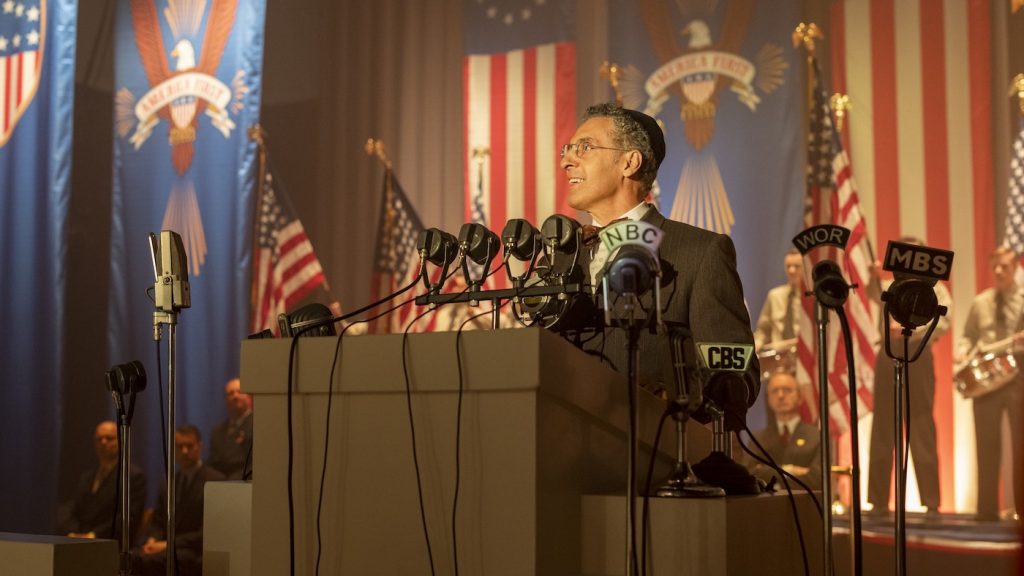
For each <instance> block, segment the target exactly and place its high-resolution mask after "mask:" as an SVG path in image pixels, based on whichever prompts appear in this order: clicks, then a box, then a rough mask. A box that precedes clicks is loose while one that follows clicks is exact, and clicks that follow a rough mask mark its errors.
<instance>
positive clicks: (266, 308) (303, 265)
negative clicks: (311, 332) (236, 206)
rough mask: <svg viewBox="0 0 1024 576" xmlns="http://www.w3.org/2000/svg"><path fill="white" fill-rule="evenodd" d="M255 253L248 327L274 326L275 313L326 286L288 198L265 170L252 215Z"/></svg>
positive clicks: (311, 248) (304, 232)
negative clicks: (254, 213) (276, 187)
mask: <svg viewBox="0 0 1024 576" xmlns="http://www.w3.org/2000/svg"><path fill="white" fill-rule="evenodd" d="M256 243H257V246H256V255H255V258H254V262H255V266H254V268H253V274H252V298H253V300H252V316H251V326H250V328H251V331H252V332H259V331H261V330H265V329H267V328H270V329H273V330H275V331H276V329H277V316H278V314H281V313H283V312H285V311H286V310H288V309H289V308H292V307H293V306H295V305H296V304H297V303H298V302H299V301H301V300H302V299H303V298H305V297H306V296H308V295H309V294H310V293H311V292H312V291H313V290H315V289H316V288H317V287H318V286H324V288H325V289H326V288H327V279H326V277H325V276H324V271H323V268H322V267H321V266H320V260H318V259H317V257H316V253H314V252H313V244H312V243H310V241H309V237H307V236H306V231H305V229H304V228H303V227H302V222H300V221H299V219H298V218H296V217H295V213H294V211H293V210H292V207H291V205H290V203H289V202H288V199H287V198H286V197H285V196H284V195H283V194H282V193H281V191H280V190H275V189H274V178H273V176H272V175H271V173H270V171H269V170H268V171H267V174H266V176H265V177H264V179H263V187H262V191H261V193H260V202H259V207H258V213H257V216H256Z"/></svg>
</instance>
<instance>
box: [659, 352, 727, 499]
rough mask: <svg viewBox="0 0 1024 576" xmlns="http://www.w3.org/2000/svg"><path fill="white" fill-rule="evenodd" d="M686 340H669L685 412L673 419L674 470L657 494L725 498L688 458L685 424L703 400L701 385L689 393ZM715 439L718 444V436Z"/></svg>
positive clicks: (672, 496)
mask: <svg viewBox="0 0 1024 576" xmlns="http://www.w3.org/2000/svg"><path fill="white" fill-rule="evenodd" d="M684 340H685V338H684V337H683V336H681V335H679V334H671V336H670V337H669V341H670V348H671V353H672V366H673V368H674V373H675V384H676V404H678V405H679V406H680V407H681V408H682V411H681V412H680V413H679V414H676V415H674V416H673V418H674V419H675V421H676V462H675V467H674V469H673V470H672V474H671V475H670V476H669V477H668V479H667V480H665V482H663V483H662V484H661V486H659V487H658V489H657V490H656V491H655V495H656V496H658V497H659V498H721V497H724V496H725V490H723V489H722V488H720V487H718V486H711V485H709V484H706V483H705V482H703V481H701V479H700V478H698V477H697V475H696V474H695V473H694V471H693V468H692V467H691V466H690V462H689V461H688V460H687V459H686V451H687V439H686V424H687V422H689V420H690V414H691V413H692V412H693V411H694V410H696V409H697V408H699V407H700V405H701V404H702V403H703V401H704V398H703V391H702V389H701V387H700V386H699V385H698V386H694V391H693V393H690V383H689V382H688V381H687V379H686V359H685V357H684V355H683V348H682V347H683V341H684ZM715 423H716V425H720V424H721V421H720V419H717V418H716V419H715ZM715 439H716V445H717V440H718V438H717V435H716V438H715Z"/></svg>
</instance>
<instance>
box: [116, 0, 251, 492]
mask: <svg viewBox="0 0 1024 576" xmlns="http://www.w3.org/2000/svg"><path fill="white" fill-rule="evenodd" d="M118 6H119V8H118V13H117V24H116V30H117V35H116V44H115V51H116V53H115V89H116V102H115V118H114V120H115V129H116V137H115V144H114V190H113V203H112V212H113V214H112V218H113V220H112V231H111V271H110V274H111V276H110V306H109V321H108V324H109V333H108V338H109V340H108V349H109V350H110V355H111V359H112V360H117V361H124V360H126V359H139V360H142V361H143V362H144V363H145V364H146V366H147V370H148V372H149V373H150V378H151V379H153V378H155V375H156V374H157V373H158V371H159V372H161V373H162V372H165V371H166V366H165V365H162V366H158V365H157V364H156V363H155V361H154V353H153V306H152V303H151V302H150V301H149V300H148V299H147V297H146V290H147V288H148V287H150V286H152V284H153V266H152V264H151V262H150V254H149V250H148V246H147V242H146V237H147V233H149V232H150V231H157V230H160V229H171V230H174V231H176V232H178V233H179V234H180V235H181V236H182V239H183V240H184V244H185V247H186V252H187V255H188V273H189V280H190V281H191V289H192V307H191V308H190V309H187V310H184V311H182V312H181V314H180V315H179V317H178V327H177V341H178V346H177V363H176V364H177V384H178V402H179V406H178V421H179V422H190V423H193V424H196V425H198V426H199V428H200V429H208V427H209V426H210V425H212V424H213V423H215V422H216V420H218V419H219V418H221V417H222V408H221V401H220V398H221V390H222V386H223V384H224V382H226V381H227V380H228V379H229V378H231V377H235V376H237V375H238V369H239V366H238V362H239V354H238V350H239V342H240V341H241V340H242V339H243V338H244V337H245V335H246V334H247V329H248V322H249V301H250V299H249V296H250V294H249V291H250V269H251V259H252V246H253V238H252V230H253V227H252V224H251V222H252V220H251V218H252V212H253V205H254V202H253V190H254V189H255V188H256V186H255V176H256V174H255V172H256V170H255V168H256V144H255V143H254V142H253V141H251V140H250V139H249V138H248V135H247V134H246V130H247V129H248V128H249V127H250V126H253V125H255V124H256V123H257V122H258V120H259V110H260V82H261V78H262V72H261V68H262V63H263V22H264V13H265V5H264V2H263V0H195V1H181V0H124V1H122V2H119V4H118ZM167 337H168V335H167V334H166V333H165V335H164V338H165V340H166V338H167ZM164 345H165V346H166V343H165V344H164ZM163 362H164V364H166V356H165V357H164V360H163ZM243 386H244V384H243ZM155 393H156V391H155V390H154V394H155ZM155 404H156V403H155V401H154V402H152V403H150V402H146V403H145V405H144V408H145V409H147V410H152V409H153V408H155ZM136 422H137V423H138V424H139V427H140V432H141V437H142V440H143V445H148V446H159V445H160V440H159V433H158V430H157V428H158V426H157V425H154V424H153V423H159V422H160V419H159V418H158V417H156V414H155V413H151V414H148V415H147V416H146V417H143V418H138V419H136ZM146 458H147V461H146V464H147V469H148V470H149V471H150V472H152V475H151V477H159V474H158V473H157V472H158V471H159V470H160V468H161V466H162V464H161V463H160V462H161V458H160V455H159V450H150V451H147V452H146Z"/></svg>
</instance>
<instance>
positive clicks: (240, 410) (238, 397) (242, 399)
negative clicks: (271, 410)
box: [224, 379, 252, 418]
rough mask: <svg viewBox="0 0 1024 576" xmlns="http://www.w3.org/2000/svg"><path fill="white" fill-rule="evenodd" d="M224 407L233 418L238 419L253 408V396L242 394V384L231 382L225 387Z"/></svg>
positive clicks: (235, 381) (237, 381) (236, 380)
mask: <svg viewBox="0 0 1024 576" xmlns="http://www.w3.org/2000/svg"><path fill="white" fill-rule="evenodd" d="M224 405H225V406H226V407H227V409H228V414H231V417H232V418H238V417H239V416H241V415H242V414H245V413H246V411H248V410H249V408H250V407H251V406H252V396H250V395H248V394H245V393H243V392H242V383H241V382H240V381H239V380H238V379H235V380H231V381H230V382H228V383H227V385H226V386H224Z"/></svg>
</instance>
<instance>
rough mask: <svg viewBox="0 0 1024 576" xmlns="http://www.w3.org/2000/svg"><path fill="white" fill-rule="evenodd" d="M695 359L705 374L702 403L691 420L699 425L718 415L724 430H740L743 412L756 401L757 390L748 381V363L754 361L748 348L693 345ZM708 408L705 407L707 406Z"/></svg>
mask: <svg viewBox="0 0 1024 576" xmlns="http://www.w3.org/2000/svg"><path fill="white" fill-rule="evenodd" d="M697 350H698V352H699V354H698V356H699V358H700V361H701V365H702V366H703V368H704V369H705V370H706V371H707V372H708V373H709V376H708V377H707V379H706V380H705V382H704V397H705V399H706V401H705V403H704V406H702V410H701V412H699V413H698V414H696V415H695V416H694V417H695V418H696V419H697V420H698V421H700V422H704V423H706V422H709V421H711V420H713V419H714V416H715V412H716V411H720V413H721V414H722V416H723V417H724V420H725V422H724V423H725V429H726V430H730V431H735V430H743V429H744V427H745V426H744V425H745V423H746V421H747V409H748V408H749V407H750V406H751V405H752V404H753V403H754V400H755V399H756V398H757V392H758V389H757V387H756V386H754V385H753V384H752V382H751V379H750V378H748V368H749V366H750V361H751V359H752V358H753V357H754V346H753V345H752V344H732V343H721V342H713V343H707V342H705V343H701V342H698V343H697ZM709 402H710V403H711V404H712V406H708V403H709Z"/></svg>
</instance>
